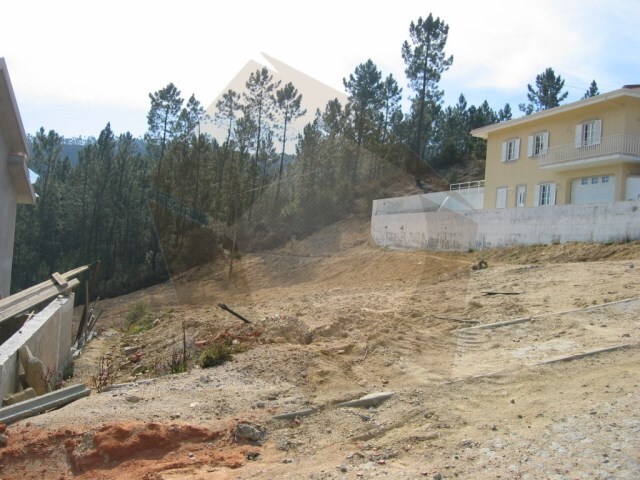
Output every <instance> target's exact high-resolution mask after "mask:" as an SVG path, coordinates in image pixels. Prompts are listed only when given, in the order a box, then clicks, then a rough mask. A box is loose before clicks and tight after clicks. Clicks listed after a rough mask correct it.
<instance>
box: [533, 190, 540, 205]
mask: <svg viewBox="0 0 640 480" xmlns="http://www.w3.org/2000/svg"><path fill="white" fill-rule="evenodd" d="M538 205H540V185H536V189H535V192H534V194H533V206H534V207H537V206H538Z"/></svg>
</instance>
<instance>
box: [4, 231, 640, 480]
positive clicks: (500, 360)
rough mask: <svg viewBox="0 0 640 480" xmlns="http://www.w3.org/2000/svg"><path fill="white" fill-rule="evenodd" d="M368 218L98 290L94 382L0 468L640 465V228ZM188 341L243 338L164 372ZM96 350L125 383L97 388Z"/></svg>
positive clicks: (524, 472) (472, 471) (121, 471)
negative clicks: (401, 241) (500, 235)
mask: <svg viewBox="0 0 640 480" xmlns="http://www.w3.org/2000/svg"><path fill="white" fill-rule="evenodd" d="M367 229H368V222H366V221H360V220H355V219H353V220H348V221H344V222H340V223H338V224H336V225H334V226H332V227H329V228H327V229H325V230H323V231H322V232H320V233H318V234H316V235H313V236H312V237H310V238H308V239H304V240H300V241H292V242H291V243H290V244H289V245H287V246H286V247H284V248H281V249H278V250H275V251H270V252H263V253H260V254H251V255H246V256H243V257H242V258H241V259H239V260H236V261H235V262H234V269H233V274H232V276H231V279H229V278H228V263H227V262H226V261H218V262H217V263H215V264H212V265H208V266H205V267H201V268H199V269H195V270H192V271H189V272H187V273H185V274H183V275H181V276H178V277H176V278H173V279H172V281H171V282H169V283H166V284H164V285H159V286H156V287H153V288H150V289H148V290H145V291H142V292H136V293H134V294H131V295H127V296H125V297H120V298H117V299H111V300H105V301H102V302H100V304H99V306H100V308H102V309H103V310H104V314H103V316H102V317H101V318H100V320H99V323H98V324H97V327H98V331H99V335H98V337H97V338H96V339H94V340H93V341H92V342H90V343H89V344H88V345H87V347H86V349H85V351H84V352H83V354H82V356H81V357H80V358H79V359H78V360H77V361H76V365H75V376H74V378H73V379H72V382H84V383H86V384H87V385H88V386H91V387H93V388H94V391H93V392H92V395H91V396H89V397H87V398H84V399H81V400H78V401H76V402H74V403H73V404H70V405H68V406H66V407H64V408H61V409H59V410H56V411H52V412H48V413H46V414H43V415H39V416H36V417H32V418H30V419H27V420H22V421H20V422H17V423H16V424H13V425H10V426H9V427H8V428H7V430H6V432H5V433H6V435H7V437H8V439H9V441H8V445H7V447H5V448H4V449H2V450H1V451H0V463H1V466H0V478H2V479H3V480H6V479H17V478H20V479H26V478H34V479H39V478H41V479H51V478H78V479H129V478H144V479H182V478H185V479H231V478H234V479H235V478H238V479H240V478H241V479H253V478H258V479H274V478H287V479H297V478H308V479H342V478H344V479H357V478H389V479H396V478H399V479H401V478H407V479H413V478H429V479H452V478H461V479H489V478H490V479H495V478H505V479H512V478H513V479H540V478H549V479H583V478H584V479H635V478H638V477H639V476H640V455H638V452H639V451H640V397H639V395H638V393H639V391H640V389H639V388H638V384H639V383H640V369H639V368H638V364H639V361H640V350H639V349H638V345H639V343H640V328H639V327H638V313H639V312H640V301H638V300H634V299H636V298H637V297H640V294H639V292H640V244H638V243H625V244H612V245H577V244H575V245H574V244H571V245H553V246H549V247H542V246H535V247H527V248H509V249H500V250H496V251H488V252H469V253H461V254H451V253H448V254H445V253H434V252H405V251H391V250H384V249H380V248H378V247H375V246H373V245H372V244H371V243H370V240H369V236H368V230H367ZM480 259H485V260H486V261H487V263H488V268H487V269H481V270H473V269H472V265H473V264H476V263H477V262H478V261H479V260H480ZM636 267H637V268H636ZM219 303H224V304H226V305H228V306H229V307H231V308H232V309H234V310H236V311H237V312H239V313H241V314H242V315H243V316H245V317H246V318H248V319H249V320H251V321H252V323H251V324H245V323H243V322H242V321H240V320H239V319H237V318H235V317H233V316H232V315H230V314H229V313H227V312H225V311H223V310H221V309H220V308H218V306H217V305H218V304H219ZM136 305H137V308H140V305H144V306H146V307H145V308H146V310H145V315H146V316H145V320H144V321H140V322H138V323H134V324H132V325H127V323H129V322H128V321H127V318H128V316H129V315H130V312H131V311H132V310H133V309H134V308H135V307H134V306H136ZM129 318H131V317H130V316H129ZM511 320H518V321H517V322H515V323H508V322H509V321H511ZM497 322H507V323H506V324H504V325H500V326H495V328H484V326H485V325H488V324H493V323H497ZM127 327H128V328H127ZM183 335H184V336H183ZM184 339H186V344H187V350H188V352H189V353H190V355H191V359H192V361H194V362H195V361H196V360H197V357H198V355H199V354H200V351H201V348H202V347H201V348H200V349H199V347H197V346H196V345H197V344H200V343H203V342H204V343H207V342H213V343H216V342H227V343H229V344H231V345H233V348H235V349H236V350H237V353H235V354H234V355H233V359H232V360H231V361H229V362H227V363H225V364H223V365H221V366H217V367H213V368H208V369H201V368H199V367H197V366H192V367H190V369H189V372H187V373H180V374H167V371H169V370H170V368H169V366H170V364H171V363H172V360H175V358H174V357H173V355H174V352H177V353H181V352H182V346H183V344H184V343H183V341H184ZM134 346H137V347H140V348H139V349H134V350H135V351H138V350H139V351H140V352H141V353H140V354H139V355H138V356H137V357H136V356H135V355H134V357H133V358H131V359H128V358H127V355H125V353H124V348H125V347H134ZM585 353H586V354H587V355H582V354H585ZM581 355H582V356H581ZM101 359H102V361H103V362H105V361H106V362H107V363H108V364H109V365H111V366H113V368H114V369H115V372H117V373H116V374H115V376H114V378H112V379H111V380H110V381H113V382H115V383H116V384H117V385H115V386H113V387H112V388H111V389H105V390H104V391H102V392H100V393H98V392H97V391H96V389H95V387H96V385H95V382H94V380H95V378H96V375H97V373H98V365H99V363H100V360H101ZM174 363H175V362H174ZM377 392H378V393H379V392H384V393H388V394H389V395H387V396H388V398H387V399H386V400H385V401H381V402H380V403H379V404H377V405H373V406H368V407H364V408H362V407H360V408H359V407H340V406H339V405H338V404H339V403H340V402H344V401H348V400H353V399H357V398H360V397H362V396H364V395H367V394H371V393H377ZM312 409H313V410H315V413H312V414H309V415H307V413H309V412H310V411H311V410H312ZM291 412H302V414H301V415H300V416H298V417H294V418H290V419H276V418H274V417H275V416H278V415H282V414H287V413H291Z"/></svg>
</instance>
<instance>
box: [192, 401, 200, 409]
mask: <svg viewBox="0 0 640 480" xmlns="http://www.w3.org/2000/svg"><path fill="white" fill-rule="evenodd" d="M198 405H200V404H199V403H198V402H191V403H190V404H189V407H191V408H196V407H197V406H198Z"/></svg>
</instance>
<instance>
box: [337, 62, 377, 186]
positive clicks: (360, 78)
mask: <svg viewBox="0 0 640 480" xmlns="http://www.w3.org/2000/svg"><path fill="white" fill-rule="evenodd" d="M342 83H343V84H344V87H345V88H346V90H347V94H348V95H349V97H348V98H349V105H350V107H351V112H352V114H353V129H354V133H355V142H356V156H355V158H354V162H353V166H352V168H351V183H352V185H355V184H356V182H357V179H358V169H359V165H360V161H361V157H362V146H363V143H364V142H365V137H366V136H368V135H370V134H371V133H372V132H373V131H374V130H375V129H376V126H377V125H379V118H380V109H381V108H382V106H383V102H384V96H383V95H384V84H383V82H382V74H381V73H380V71H379V70H378V67H376V65H375V64H374V63H373V61H371V59H369V60H367V61H366V62H365V63H361V64H360V65H358V66H357V67H356V68H355V70H354V72H353V73H352V74H351V75H349V79H348V80H347V79H346V78H344V79H343V80H342Z"/></svg>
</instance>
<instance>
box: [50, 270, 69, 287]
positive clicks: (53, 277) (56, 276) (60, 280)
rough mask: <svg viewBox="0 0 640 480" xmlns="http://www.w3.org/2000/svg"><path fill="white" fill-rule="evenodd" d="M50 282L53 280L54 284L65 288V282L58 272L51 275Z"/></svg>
mask: <svg viewBox="0 0 640 480" xmlns="http://www.w3.org/2000/svg"><path fill="white" fill-rule="evenodd" d="M51 280H53V281H54V282H55V283H56V284H58V285H60V286H61V287H66V286H67V280H66V279H65V278H64V277H63V276H62V275H60V274H59V273H58V272H54V273H52V274H51Z"/></svg>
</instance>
